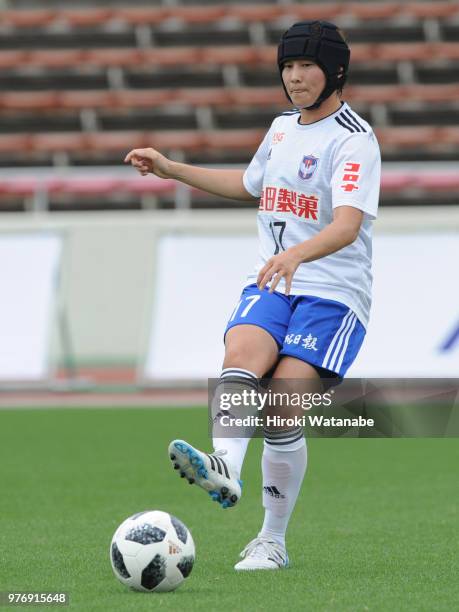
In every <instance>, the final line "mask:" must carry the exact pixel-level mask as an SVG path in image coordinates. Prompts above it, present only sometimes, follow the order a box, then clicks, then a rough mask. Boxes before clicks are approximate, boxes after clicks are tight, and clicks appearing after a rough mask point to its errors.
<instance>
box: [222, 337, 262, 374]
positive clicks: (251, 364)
mask: <svg viewBox="0 0 459 612" xmlns="http://www.w3.org/2000/svg"><path fill="white" fill-rule="evenodd" d="M260 365H261V364H260V355H259V353H258V352H257V351H254V350H253V347H250V346H244V345H243V344H235V345H232V346H228V347H227V348H226V351H225V360H224V363H223V367H224V368H244V369H245V370H250V371H251V372H254V374H257V376H261V375H262V374H261V373H258V370H259V369H260Z"/></svg>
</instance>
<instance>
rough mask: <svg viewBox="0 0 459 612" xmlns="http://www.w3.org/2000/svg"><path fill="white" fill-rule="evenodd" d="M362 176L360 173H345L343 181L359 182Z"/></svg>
mask: <svg viewBox="0 0 459 612" xmlns="http://www.w3.org/2000/svg"><path fill="white" fill-rule="evenodd" d="M359 178H360V175H359V174H345V175H344V176H343V181H354V182H357V181H358V180H359Z"/></svg>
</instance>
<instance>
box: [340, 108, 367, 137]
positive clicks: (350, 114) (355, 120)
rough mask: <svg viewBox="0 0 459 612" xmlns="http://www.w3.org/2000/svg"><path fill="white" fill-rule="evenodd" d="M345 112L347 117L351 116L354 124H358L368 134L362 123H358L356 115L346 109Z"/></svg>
mask: <svg viewBox="0 0 459 612" xmlns="http://www.w3.org/2000/svg"><path fill="white" fill-rule="evenodd" d="M344 112H345V113H346V115H349V117H350V118H351V119H352V121H353V122H354V123H356V124H357V125H358V126H359V127H360V128H361V129H362V130H363V131H364V132H366V129H365V128H364V127H363V125H362V124H361V123H359V122H358V121H357V118H356V117H355V115H353V114H352V113H351V111H350V110H349V109H348V108H346V110H345V111H344Z"/></svg>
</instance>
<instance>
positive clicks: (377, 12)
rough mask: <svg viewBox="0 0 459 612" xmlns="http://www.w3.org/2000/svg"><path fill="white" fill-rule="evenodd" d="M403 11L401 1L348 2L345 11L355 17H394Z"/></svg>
mask: <svg viewBox="0 0 459 612" xmlns="http://www.w3.org/2000/svg"><path fill="white" fill-rule="evenodd" d="M401 11H403V3H401V2H347V3H346V8H345V13H346V15H348V16H352V17H353V18H355V19H362V20H367V19H368V20H372V21H373V20H376V19H378V20H380V19H392V18H394V17H396V16H397V15H398V14H399V13H400V12H401Z"/></svg>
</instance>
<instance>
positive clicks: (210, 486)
mask: <svg viewBox="0 0 459 612" xmlns="http://www.w3.org/2000/svg"><path fill="white" fill-rule="evenodd" d="M225 346H226V352H225V360H224V364H223V365H224V367H223V371H222V374H221V377H220V380H219V382H218V384H217V387H216V390H215V394H214V398H213V402H212V416H213V444H214V452H213V453H205V452H203V451H200V450H198V449H197V448H195V447H193V446H192V445H191V444H189V443H188V442H185V441H184V440H174V441H173V442H171V444H170V445H169V457H170V459H171V461H172V463H173V466H174V468H175V469H176V470H177V471H178V473H179V474H180V475H181V476H182V477H183V478H186V479H187V480H188V482H190V483H191V484H197V485H198V486H200V487H201V488H203V489H204V490H205V491H207V492H208V493H209V494H210V496H211V497H212V499H213V500H214V501H217V502H219V503H220V504H221V505H222V507H223V508H228V507H231V506H234V505H235V504H236V503H237V502H238V501H239V499H240V497H241V484H242V483H241V480H240V472H241V467H242V463H243V460H244V457H245V453H246V450H247V446H248V443H249V441H250V437H251V436H252V434H253V431H254V428H253V427H231V428H228V427H226V426H225V427H224V426H223V425H222V417H224V416H230V415H231V416H234V417H235V418H238V417H240V416H246V415H247V414H253V415H255V414H256V413H257V411H258V405H257V402H256V401H255V399H254V401H252V403H251V404H250V405H249V406H247V405H245V406H243V407H242V410H243V412H244V413H243V414H242V413H241V414H233V413H234V410H235V409H233V408H231V410H222V406H228V405H229V404H231V399H230V398H231V397H232V396H233V395H234V394H238V395H239V396H244V395H243V394H244V393H245V394H246V397H253V398H255V397H256V396H255V395H253V393H252V392H254V391H255V393H256V392H257V391H258V379H259V378H261V376H262V375H263V374H264V373H265V372H267V371H268V370H269V369H270V368H272V367H273V365H274V364H275V363H276V361H277V358H278V347H277V344H276V342H275V341H274V340H273V338H272V337H271V336H270V335H269V334H268V333H267V332H266V331H265V330H264V329H262V328H260V327H257V326H255V325H237V326H235V327H232V328H231V329H229V330H228V333H227V334H226V338H225ZM223 400H225V401H223ZM228 400H229V404H228ZM236 410H237V408H236Z"/></svg>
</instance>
